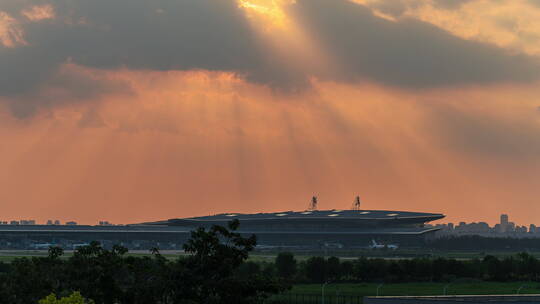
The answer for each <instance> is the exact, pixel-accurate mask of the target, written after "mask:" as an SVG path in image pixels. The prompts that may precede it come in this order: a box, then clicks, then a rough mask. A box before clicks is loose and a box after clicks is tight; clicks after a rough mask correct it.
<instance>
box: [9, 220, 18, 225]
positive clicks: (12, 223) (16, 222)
mask: <svg viewBox="0 0 540 304" xmlns="http://www.w3.org/2000/svg"><path fill="white" fill-rule="evenodd" d="M9 224H10V225H19V221H11V222H9Z"/></svg>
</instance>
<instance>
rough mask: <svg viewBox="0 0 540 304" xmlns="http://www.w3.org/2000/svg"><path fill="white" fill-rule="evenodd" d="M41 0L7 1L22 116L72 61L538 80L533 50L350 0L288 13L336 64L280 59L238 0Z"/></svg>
mask: <svg viewBox="0 0 540 304" xmlns="http://www.w3.org/2000/svg"><path fill="white" fill-rule="evenodd" d="M43 3H44V2H43V1H31V0H28V1H21V2H17V3H15V4H13V3H6V2H3V3H0V11H1V13H0V38H1V40H0V41H2V43H3V45H4V47H3V48H2V49H1V51H0V70H2V71H9V73H6V72H4V73H1V74H0V96H4V97H6V98H11V99H12V100H15V101H14V102H17V103H19V104H18V105H14V106H12V107H13V108H15V109H19V110H16V111H15V113H16V114H17V115H19V116H25V115H29V114H31V113H33V112H34V109H35V108H36V107H39V106H41V105H42V104H41V102H40V100H39V98H36V92H40V90H43V88H44V87H45V88H46V87H47V86H49V85H50V83H49V82H50V81H51V79H53V78H56V79H58V73H59V71H60V70H61V69H62V66H63V65H65V64H66V63H70V64H74V65H80V66H83V67H88V68H97V69H117V68H127V69H135V70H159V71H172V70H209V71H227V72H233V73H235V74H237V75H240V76H242V77H244V78H245V79H247V80H248V81H251V82H253V83H258V84H264V85H268V86H270V87H273V88H277V89H285V90H287V89H291V88H293V89H294V88H302V87H304V86H305V85H306V84H307V83H308V82H309V79H310V78H312V77H315V78H318V79H324V80H331V81H345V82H357V81H375V82H378V83H380V84H383V85H390V86H397V87H403V88H409V89H418V88H432V87H445V86H460V85H478V84H489V83H501V82H502V83H505V82H518V83H519V82H531V81H534V80H536V79H538V77H539V76H540V65H539V60H538V58H536V57H531V56H529V55H525V54H514V53H510V52H508V51H506V50H504V49H501V48H499V47H497V46H494V45H489V44H485V43H481V42H475V41H469V40H464V39H462V38H459V37H456V36H454V35H452V34H451V33H449V32H446V31H444V30H441V29H439V28H437V27H435V26H433V25H431V24H429V23H425V22H422V21H418V20H412V19H403V20H398V21H396V22H392V21H388V20H385V19H381V18H379V17H377V16H375V15H374V14H373V13H372V11H371V10H370V9H369V8H367V7H364V6H362V5H358V4H354V3H352V2H350V1H346V0H338V1H324V0H299V1H296V2H292V3H287V4H283V7H282V9H283V11H284V12H286V13H287V14H289V15H291V18H293V19H295V20H297V21H298V23H299V24H301V26H302V27H303V28H305V29H306V31H308V32H309V33H310V34H311V35H312V36H313V37H314V39H315V40H316V41H317V42H318V43H319V44H320V45H321V47H322V48H323V49H325V50H326V51H327V52H328V53H329V56H330V57H331V58H332V61H333V62H335V63H336V66H337V68H335V69H331V70H317V71H313V70H299V69H298V68H297V67H294V64H291V62H287V61H286V60H280V59H279V57H280V54H275V53H273V51H272V49H271V48H268V47H266V46H265V45H264V44H263V43H261V41H260V39H259V37H257V33H256V32H255V31H254V30H253V27H252V25H250V23H249V22H248V20H246V14H245V11H244V10H245V9H244V8H242V7H240V6H239V4H238V2H237V1H232V0H219V1H216V0H187V1H172V0H160V1H152V2H148V1H144V0H129V1H128V0H120V1H114V2H110V1H105V0H96V1H90V2H86V1H67V0H50V1H47V2H45V4H43ZM440 5H443V6H444V4H442V3H441V4H440ZM277 43H278V44H279V43H280V42H279V41H277ZM285 48H286V46H285ZM291 51H293V50H291ZM312 64H313V65H315V64H317V63H316V62H313V63H312ZM82 86H83V87H86V85H82ZM63 87H64V89H65V90H70V91H76V92H74V93H73V95H80V94H81V93H84V92H81V91H79V89H80V86H77V85H75V84H74V82H73V81H71V82H66V83H65V85H64V86H63ZM104 87H105V88H104V90H108V89H109V88H108V87H107V85H104ZM95 90H100V89H99V88H98V87H97V86H94V91H95ZM90 97H92V95H90ZM21 104H22V105H21ZM43 104H45V105H47V104H50V103H47V102H44V103H43ZM23 108H26V110H22V109H23Z"/></svg>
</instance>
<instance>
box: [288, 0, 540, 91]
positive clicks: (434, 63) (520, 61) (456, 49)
mask: <svg viewBox="0 0 540 304" xmlns="http://www.w3.org/2000/svg"><path fill="white" fill-rule="evenodd" d="M295 12H296V13H297V14H299V15H301V16H302V18H303V20H304V22H305V25H306V27H308V28H309V29H310V30H311V31H312V32H313V33H315V34H316V35H317V37H319V39H320V40H321V41H322V42H323V45H325V46H326V47H327V48H328V49H329V50H330V53H331V54H332V55H333V56H335V57H336V58H338V59H339V60H341V61H342V63H343V64H342V65H343V66H344V67H345V71H344V73H343V74H341V75H331V76H333V77H335V78H336V79H342V80H358V79H371V80H375V81H377V82H380V83H384V84H388V85H394V86H402V87H410V88H425V87H434V86H453V85H468V84H487V83H495V82H528V81H533V80H536V79H538V78H539V77H540V64H539V60H538V58H533V57H528V56H526V55H514V54H510V53H507V52H506V51H504V50H502V49H500V48H497V47H495V46H491V45H487V44H483V43H479V42H473V41H467V40H463V39H460V38H458V37H455V36H453V35H451V34H450V33H448V32H446V31H444V30H441V29H439V28H437V27H435V26H432V25H429V24H427V23H424V22H420V21H416V20H411V19H405V20H400V21H398V22H392V21H387V20H384V19H381V18H378V17H376V16H373V15H372V13H371V11H370V10H369V9H368V8H365V7H363V6H360V5H356V4H354V3H350V2H347V1H331V2H330V1H325V0H309V1H308V0H306V1H299V2H298V5H297V6H296V8H295Z"/></svg>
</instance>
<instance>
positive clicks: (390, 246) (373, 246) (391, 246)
mask: <svg viewBox="0 0 540 304" xmlns="http://www.w3.org/2000/svg"><path fill="white" fill-rule="evenodd" d="M385 248H387V249H392V250H396V249H398V248H399V245H397V244H386V245H385V244H378V243H377V242H375V240H371V245H369V249H385Z"/></svg>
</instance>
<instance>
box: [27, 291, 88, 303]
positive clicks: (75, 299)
mask: <svg viewBox="0 0 540 304" xmlns="http://www.w3.org/2000/svg"><path fill="white" fill-rule="evenodd" d="M38 303H39V304H94V301H92V300H86V299H85V298H83V296H82V295H81V293H80V292H77V291H75V292H73V293H72V294H71V295H69V296H67V297H63V298H60V299H57V298H56V295H55V294H54V293H51V294H50V295H48V296H47V297H45V298H44V299H41V300H39V302H38Z"/></svg>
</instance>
